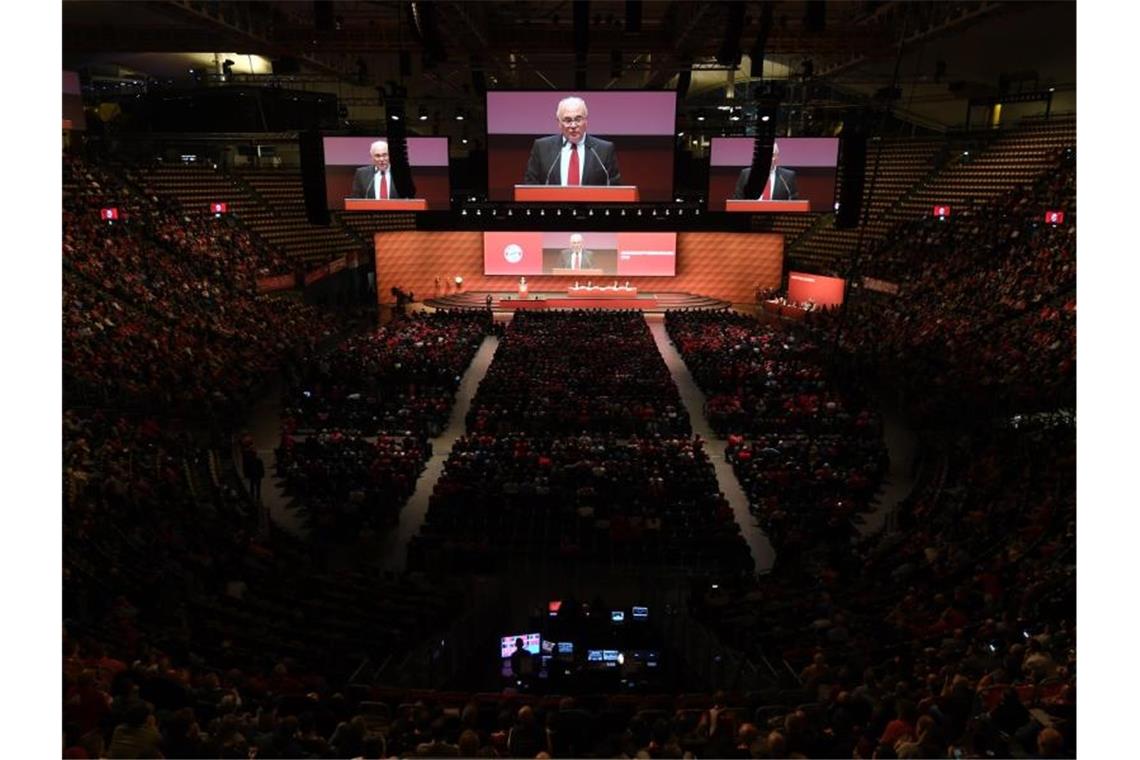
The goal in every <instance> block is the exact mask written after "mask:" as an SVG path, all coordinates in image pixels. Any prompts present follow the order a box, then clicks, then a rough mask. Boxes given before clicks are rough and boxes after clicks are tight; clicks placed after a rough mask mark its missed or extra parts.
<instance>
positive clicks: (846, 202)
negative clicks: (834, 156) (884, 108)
mask: <svg viewBox="0 0 1140 760" xmlns="http://www.w3.org/2000/svg"><path fill="white" fill-rule="evenodd" d="M866 172H867V133H866V131H865V130H864V129H863V123H862V119H861V118H860V116H859V115H856V114H850V115H848V116H847V117H846V118H844V120H843V132H842V133H841V134H840V135H839V198H838V199H837V200H838V202H839V209H838V210H837V211H836V212H835V227H836V229H841V230H849V229H852V228H854V227H858V226H859V218H860V215H861V214H862V212H863V185H864V180H865V179H866Z"/></svg>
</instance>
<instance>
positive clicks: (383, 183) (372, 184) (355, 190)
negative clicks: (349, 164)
mask: <svg viewBox="0 0 1140 760" xmlns="http://www.w3.org/2000/svg"><path fill="white" fill-rule="evenodd" d="M368 153H369V155H371V156H372V165H371V166H362V167H360V168H359V169H357V170H356V174H355V175H354V176H353V178H352V195H350V196H348V197H349V198H373V199H376V200H386V199H388V198H399V197H400V195H399V192H398V191H397V190H396V183H395V182H393V181H392V159H391V157H390V156H389V155H388V142H387V141H386V140H377V141H376V142H374V143H372V145H371V146H370V147H369V149H368Z"/></svg>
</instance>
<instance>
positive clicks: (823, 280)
mask: <svg viewBox="0 0 1140 760" xmlns="http://www.w3.org/2000/svg"><path fill="white" fill-rule="evenodd" d="M843 285H844V282H843V280H841V279H840V278H838V277H824V276H823V275H818V274H806V273H804V272H789V273H788V300H789V301H794V302H795V303H803V302H804V301H814V302H815V303H817V304H819V305H820V306H838V305H840V304H841V303H843Z"/></svg>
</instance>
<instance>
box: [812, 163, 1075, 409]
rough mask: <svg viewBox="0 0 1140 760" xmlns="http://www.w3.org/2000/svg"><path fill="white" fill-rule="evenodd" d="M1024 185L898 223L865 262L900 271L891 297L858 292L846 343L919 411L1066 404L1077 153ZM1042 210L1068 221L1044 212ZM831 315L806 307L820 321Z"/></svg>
mask: <svg viewBox="0 0 1140 760" xmlns="http://www.w3.org/2000/svg"><path fill="white" fill-rule="evenodd" d="M1054 161H1055V162H1054V164H1053V168H1051V169H1050V170H1049V171H1047V172H1045V173H1044V175H1043V176H1042V178H1041V179H1040V180H1039V181H1038V182H1037V183H1036V184H1035V185H1033V186H1031V187H1027V188H1024V189H1022V190H1020V191H1015V192H1011V193H1008V194H1006V195H1005V196H1002V197H999V198H996V199H991V200H990V201H989V203H988V204H987V205H986V206H985V207H982V208H979V209H977V210H966V211H964V212H963V213H962V214H960V215H956V216H955V217H952V218H951V219H949V220H947V221H944V222H941V221H938V220H935V219H931V218H929V217H927V218H923V219H919V220H915V221H913V222H911V223H909V224H907V225H905V226H903V227H901V228H900V238H899V240H898V241H897V242H893V243H891V244H889V245H886V246H884V247H883V249H882V250H881V251H879V252H878V254H877V255H876V257H875V261H876V262H878V263H877V264H876V266H875V268H873V269H872V270H871V272H872V273H874V274H878V275H880V276H883V277H887V278H895V279H901V280H902V281H903V290H902V292H901V294H900V295H899V296H897V297H877V296H876V297H871V296H869V295H868V294H860V296H859V297H857V298H855V299H853V300H852V302H851V304H849V308H848V310H847V315H846V317H845V319H846V322H845V324H844V328H843V330H844V332H843V338H844V340H843V347H844V348H845V350H846V352H847V356H848V357H849V358H850V360H851V361H852V362H854V363H855V364H856V365H858V366H860V367H862V368H863V369H864V370H869V371H871V372H873V373H875V374H878V375H879V376H880V377H882V378H883V379H884V381H885V382H887V383H889V384H890V385H892V386H898V387H901V389H903V390H904V391H907V395H908V396H909V398H910V400H911V403H912V405H913V406H912V408H913V411H915V412H917V413H919V414H921V415H924V416H925V415H951V416H959V415H961V414H962V413H963V412H965V411H969V410H974V411H977V410H983V411H984V410H989V411H995V410H998V409H1006V410H1012V411H1019V410H1035V409H1049V408H1054V407H1056V406H1057V405H1063V406H1066V405H1067V406H1071V405H1072V404H1073V401H1074V396H1073V394H1074V381H1075V347H1076V298H1075V293H1074V287H1075V284H1076V234H1075V233H1076V227H1075V219H1076V217H1075V209H1076V206H1075V199H1076V196H1075V179H1076V171H1075V158H1074V157H1073V156H1071V155H1070V156H1064V157H1062V158H1061V160H1059V161H1057V160H1056V159H1055V160H1054ZM1046 209H1062V210H1064V211H1065V212H1066V217H1067V218H1066V224H1065V225H1063V226H1060V227H1053V226H1051V225H1047V224H1045V223H1044V214H1045V211H1046ZM838 318H839V317H837V316H836V315H827V314H813V315H811V320H812V321H813V322H814V323H816V324H818V325H819V326H820V327H822V328H824V329H825V330H827V331H828V332H830V331H831V330H833V329H834V320H835V319H838Z"/></svg>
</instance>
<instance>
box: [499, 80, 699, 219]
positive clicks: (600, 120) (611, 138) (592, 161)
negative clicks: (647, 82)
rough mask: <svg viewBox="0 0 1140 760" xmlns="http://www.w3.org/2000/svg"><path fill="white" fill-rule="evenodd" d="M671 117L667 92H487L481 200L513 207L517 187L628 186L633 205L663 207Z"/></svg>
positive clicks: (672, 103)
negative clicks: (659, 203)
mask: <svg viewBox="0 0 1140 760" xmlns="http://www.w3.org/2000/svg"><path fill="white" fill-rule="evenodd" d="M570 98H576V99H577V100H568V99H570ZM676 110H677V93H676V92H672V91H670V92H658V91H654V92H640V91H638V92H629V91H625V92H621V91H613V90H606V91H604V92H559V91H554V90H543V91H541V92H529V91H512V92H488V93H487V183H488V197H489V198H490V200H493V201H510V200H514V199H515V195H514V186H515V185H519V184H522V185H567V184H579V185H623V186H634V187H636V188H637V196H638V197H637V200H641V201H650V202H652V201H669V200H671V199H672V197H673V139H674V138H673V134H674V128H675V124H676V120H677V119H676ZM571 144H573V145H574V149H573V151H571V149H570V145H571ZM579 145H581V149H580V150H581V152H580V153H578V150H579V148H578V146H579ZM573 154H577V155H576V156H575V155H573ZM575 158H576V159H577V160H576V161H575ZM571 167H576V168H577V171H578V176H577V181H575V180H574V178H573V174H572V172H571ZM627 200H634V199H633V198H628V199H627Z"/></svg>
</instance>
